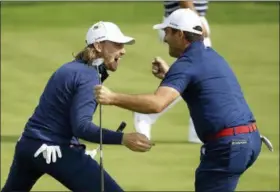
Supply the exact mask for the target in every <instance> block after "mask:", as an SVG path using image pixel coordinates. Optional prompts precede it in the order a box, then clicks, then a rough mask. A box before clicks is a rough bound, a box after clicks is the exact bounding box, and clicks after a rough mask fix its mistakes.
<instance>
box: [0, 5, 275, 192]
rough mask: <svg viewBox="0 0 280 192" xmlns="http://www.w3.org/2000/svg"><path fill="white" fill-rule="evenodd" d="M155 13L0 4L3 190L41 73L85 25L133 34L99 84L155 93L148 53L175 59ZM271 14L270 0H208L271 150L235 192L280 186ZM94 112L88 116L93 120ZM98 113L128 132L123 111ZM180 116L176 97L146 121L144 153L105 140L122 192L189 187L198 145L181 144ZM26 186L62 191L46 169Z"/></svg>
mask: <svg viewBox="0 0 280 192" xmlns="http://www.w3.org/2000/svg"><path fill="white" fill-rule="evenodd" d="M162 15H163V6H162V2H29V3H28V2H1V188H2V187H3V185H4V182H5V181H6V178H7V176H8V171H9V167H10V165H11V162H12V158H13V153H14V146H15V142H16V140H17V138H18V137H19V135H20V134H21V132H22V130H23V127H24V124H25V123H26V121H27V119H28V117H29V116H30V115H31V114H32V112H33V110H34V107H35V106H36V105H37V103H38V99H39V97H40V94H41V92H42V90H43V89H44V86H45V84H46V82H47V80H48V78H49V76H50V75H51V73H52V72H53V71H54V70H56V69H57V68H58V67H59V66H60V65H62V64H63V63H65V62H67V61H69V60H71V59H72V53H76V52H78V51H79V50H80V49H82V48H83V47H84V46H85V43H84V38H85V34H86V31H87V29H88V28H89V27H90V26H91V25H92V24H93V23H95V22H97V21H98V20H109V21H113V22H116V23H117V24H118V25H119V26H120V27H121V29H122V30H123V31H124V32H125V33H127V34H129V35H131V36H134V37H135V38H136V40H137V43H136V44H135V45H134V46H128V47H127V55H126V56H125V57H124V58H123V59H122V62H121V65H120V67H119V69H118V72H117V73H114V74H111V78H110V79H109V80H107V81H106V83H105V85H107V86H108V87H110V88H112V89H113V90H115V91H122V92H126V93H149V92H152V91H154V90H155V88H156V87H157V86H158V83H159V80H157V79H155V78H154V77H153V76H152V75H151V74H150V68H151V64H150V63H151V60H152V59H153V58H154V57H155V56H162V57H163V58H164V59H166V60H167V61H169V62H170V63H171V62H172V61H173V60H174V59H172V58H170V57H169V56H168V52H167V47H166V46H165V45H164V44H162V43H160V42H159V39H158V36H157V35H158V34H157V31H154V30H152V25H153V24H156V23H158V22H160V21H161V19H162ZM278 18H279V6H278V3H277V2H271V3H256V2H210V4H209V10H208V13H207V19H208V21H209V24H210V27H211V39H212V43H213V47H214V48H215V49H216V50H217V51H218V52H220V53H221V54H222V55H223V56H224V57H225V58H226V60H227V61H228V62H229V63H230V64H231V66H232V68H233V70H234V71H235V72H236V75H237V77H238V78H239V81H240V83H241V85H242V88H243V91H244V93H245V96H246V99H247V101H248V103H249V104H250V107H251V109H252V110H253V112H254V114H255V116H256V118H257V121H258V125H259V129H260V131H261V132H262V134H264V135H266V136H267V137H268V138H270V139H271V140H272V142H273V144H274V147H275V151H274V152H273V153H271V152H269V151H268V150H267V149H266V148H265V147H263V150H262V153H261V155H260V157H259V159H258V161H257V162H256V164H255V165H254V166H253V167H252V168H250V169H249V170H248V171H247V172H246V173H245V174H244V175H243V176H242V177H241V180H240V184H239V185H238V190H239V191H241V190H242V191H258V190H259V191H276V190H277V191H279V20H278ZM213 112H214V111H213ZM97 118H98V115H97V114H96V116H94V121H95V122H96V123H97V122H98V121H97V120H98V119H97ZM103 119H104V122H103V125H104V126H106V127H108V128H110V129H115V127H116V126H117V125H118V124H119V123H120V121H122V120H125V121H127V122H128V127H127V129H126V132H129V131H133V130H134V128H133V114H132V112H130V111H126V110H122V109H118V108H116V107H110V106H109V107H104V116H103ZM188 121H189V116H188V110H187V108H186V105H185V104H184V103H183V102H181V103H180V104H177V105H176V106H175V107H174V108H172V109H171V110H170V111H169V112H168V113H166V114H164V115H163V116H162V118H160V119H159V120H158V121H157V122H156V124H155V125H154V129H153V132H152V133H153V140H154V141H155V143H156V146H155V147H154V148H153V149H152V151H151V152H149V153H144V154H142V153H133V152H131V151H129V150H128V149H126V148H125V147H120V146H110V147H108V146H106V147H105V152H104V158H105V160H104V165H105V168H106V169H107V170H108V171H109V172H110V173H111V175H112V176H113V177H114V178H115V179H116V180H117V181H118V182H119V184H120V185H121V186H122V187H123V188H124V189H125V190H127V191H136V190H137V191H152V190H157V191H180V190H184V191H187V190H188V191H191V190H193V189H194V187H193V185H194V184H193V183H194V172H195V169H196V167H197V165H198V163H199V148H200V145H196V144H189V143H187V135H188ZM87 146H88V148H94V147H96V146H97V145H96V144H89V143H88V145H87ZM77 176H78V175H77ZM33 190H34V191H52V190H53V191H59V190H66V189H65V188H64V187H63V186H62V185H61V184H59V183H58V182H57V181H55V180H54V179H53V178H51V177H49V176H47V175H45V176H43V177H42V178H41V179H40V180H39V181H38V182H37V183H36V185H35V186H34V188H33Z"/></svg>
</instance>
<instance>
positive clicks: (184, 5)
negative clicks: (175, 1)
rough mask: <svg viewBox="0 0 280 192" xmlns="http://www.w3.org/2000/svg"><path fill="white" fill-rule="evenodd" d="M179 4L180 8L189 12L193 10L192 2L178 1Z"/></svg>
mask: <svg viewBox="0 0 280 192" xmlns="http://www.w3.org/2000/svg"><path fill="white" fill-rule="evenodd" d="M179 4H180V7H181V8H189V9H191V10H195V8H194V4H193V1H190V0H188V1H179Z"/></svg>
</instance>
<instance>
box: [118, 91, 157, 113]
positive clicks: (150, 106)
mask: <svg viewBox="0 0 280 192" xmlns="http://www.w3.org/2000/svg"><path fill="white" fill-rule="evenodd" d="M112 105H115V106H118V107H121V108H124V109H128V110H131V111H135V112H139V113H145V114H149V113H159V112H160V111H162V105H161V102H160V101H158V99H157V97H156V96H155V95H153V94H147V95H128V94H121V93H115V96H114V99H113V103H112Z"/></svg>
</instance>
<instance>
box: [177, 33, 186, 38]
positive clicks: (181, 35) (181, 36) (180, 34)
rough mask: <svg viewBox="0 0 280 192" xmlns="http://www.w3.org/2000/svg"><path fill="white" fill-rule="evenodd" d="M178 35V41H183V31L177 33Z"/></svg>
mask: <svg viewBox="0 0 280 192" xmlns="http://www.w3.org/2000/svg"><path fill="white" fill-rule="evenodd" d="M178 33H179V34H178V35H179V37H180V39H185V37H184V32H183V31H179V32H178Z"/></svg>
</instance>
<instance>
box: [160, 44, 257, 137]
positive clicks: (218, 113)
mask: <svg viewBox="0 0 280 192" xmlns="http://www.w3.org/2000/svg"><path fill="white" fill-rule="evenodd" d="M160 86H168V87H172V88H174V89H176V90H177V91H178V92H179V93H180V94H181V96H182V98H183V99H184V101H185V102H186V103H187V105H188V108H189V111H190V115H191V117H192V119H193V122H194V125H195V129H196V132H197V135H198V137H199V138H200V139H201V140H202V141H205V137H207V136H208V135H212V134H215V133H217V132H218V131H220V130H221V129H224V128H228V127H234V126H239V125H246V124H249V123H251V122H255V118H254V116H253V114H252V112H251V110H250V108H249V106H248V104H247V102H246V100H245V98H244V96H243V93H242V90H241V87H240V85H239V83H238V80H237V78H236V76H235V74H234V73H233V71H232V70H231V68H230V66H229V64H228V63H227V62H226V61H225V59H224V58H223V57H222V56H220V55H219V54H218V53H217V52H216V51H215V50H213V49H212V48H205V46H204V44H203V42H194V43H192V44H191V45H190V46H189V47H187V48H186V50H185V51H184V53H183V54H182V56H181V57H179V58H178V59H177V60H176V61H175V63H174V64H173V65H172V66H171V67H170V69H169V71H168V72H167V74H166V76H165V78H164V79H163V80H162V82H161V84H160ZM185 118H187V116H185Z"/></svg>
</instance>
